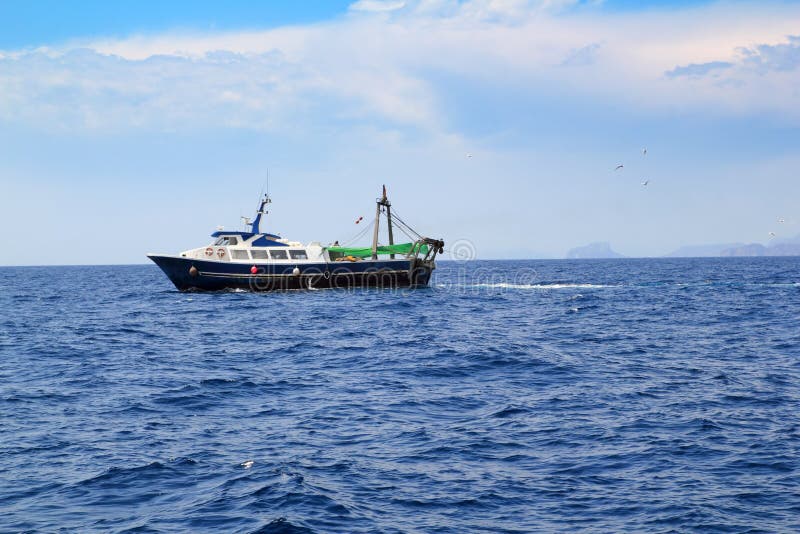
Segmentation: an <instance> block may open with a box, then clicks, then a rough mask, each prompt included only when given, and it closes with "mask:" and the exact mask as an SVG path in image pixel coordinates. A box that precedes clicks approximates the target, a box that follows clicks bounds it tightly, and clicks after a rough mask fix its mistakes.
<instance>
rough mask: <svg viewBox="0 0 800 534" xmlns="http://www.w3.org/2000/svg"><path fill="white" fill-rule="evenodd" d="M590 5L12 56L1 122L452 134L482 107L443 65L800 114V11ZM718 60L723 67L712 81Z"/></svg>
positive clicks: (466, 6) (415, 9)
mask: <svg viewBox="0 0 800 534" xmlns="http://www.w3.org/2000/svg"><path fill="white" fill-rule="evenodd" d="M577 4H578V2H576V1H574V0H538V1H526V0H472V1H468V2H456V1H454V0H416V1H413V2H412V1H409V2H400V1H377V0H360V1H359V2H356V3H355V4H353V5H352V6H351V11H352V14H351V15H350V16H347V17H344V18H343V19H340V20H336V21H333V22H330V23H326V24H315V25H309V26H296V27H286V28H278V29H273V30H265V31H246V32H245V31H243V32H229V33H211V34H180V33H165V34H163V35H151V36H133V37H129V38H124V39H102V40H93V41H85V42H80V43H72V44H67V45H62V46H58V47H50V48H47V49H40V50H34V51H24V50H23V51H5V52H2V53H0V94H2V95H3V96H2V99H1V100H0V119H4V120H9V121H17V122H22V123H26V124H34V125H38V126H40V127H47V128H53V127H61V128H67V129H69V128H94V129H103V128H109V129H118V128H119V129H124V128H128V127H131V126H134V127H143V128H147V127H155V128H163V129H181V128H195V127H197V126H198V125H207V126H215V125H222V126H233V127H246V128H256V129H267V130H269V129H273V130H276V131H282V130H284V129H287V128H289V129H291V128H302V127H303V125H304V124H311V123H315V122H317V123H318V122H326V121H343V122H356V123H380V122H388V123H389V124H391V125H393V126H394V127H413V128H417V129H420V130H422V131H428V132H437V133H439V134H443V133H447V132H450V131H451V123H452V118H453V117H451V116H448V113H450V114H452V113H469V110H453V109H452V108H451V109H449V111H448V112H447V113H446V112H444V111H443V109H444V108H446V107H447V106H446V105H445V104H446V103H447V102H449V101H450V99H451V97H452V93H451V91H453V87H452V86H450V85H447V84H443V83H442V81H441V77H442V76H447V77H452V78H454V79H456V80H458V83H463V84H470V83H480V84H482V85H484V86H490V87H495V88H513V89H522V90H524V91H527V92H529V93H530V94H532V95H535V94H537V93H539V92H549V93H554V94H563V95H567V96H565V98H566V97H568V96H569V95H572V97H573V98H577V99H581V100H584V101H588V100H596V101H598V102H605V101H608V100H617V101H622V102H625V104H626V105H628V106H631V107H632V108H634V109H638V110H639V111H641V112H645V113H646V112H652V111H654V112H661V111H664V110H673V109H676V108H686V109H692V108H697V109H706V110H708V109H710V110H712V111H715V112H718V113H745V114H746V113H761V112H764V111H771V112H776V113H781V114H784V115H788V116H790V117H794V118H795V119H800V106H799V105H798V95H797V94H796V91H795V89H794V87H796V86H798V83H800V75H799V74H798V69H795V68H794V65H796V63H797V52H796V49H797V43H796V41H793V40H789V41H788V42H787V39H786V37H785V36H786V35H791V34H792V30H793V29H794V30H796V21H797V20H798V19H799V18H800V6H793V5H788V4H780V3H778V4H763V3H757V4H756V3H754V4H745V3H736V4H715V5H711V6H706V7H702V8H692V9H684V10H670V11H664V12H655V11H646V12H629V13H605V12H603V11H602V10H598V9H595V8H582V7H580V6H578V5H577ZM795 33H796V32H795ZM743 51H744V52H743ZM728 64H733V65H737V68H732V69H728V68H725V67H724V66H725V65H728ZM564 66H569V68H563V67H564ZM745 67H749V68H745ZM756 67H757V68H756ZM704 69H707V70H708V71H714V73H715V74H716V76H713V77H711V76H702V75H701V74H703V72H701V71H704ZM723 71H724V72H723ZM667 72H669V73H672V74H671V75H669V76H665V73H667ZM681 74H687V75H685V76H682V75H681ZM689 74H691V75H689Z"/></svg>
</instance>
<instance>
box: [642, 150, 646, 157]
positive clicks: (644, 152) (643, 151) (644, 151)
mask: <svg viewBox="0 0 800 534" xmlns="http://www.w3.org/2000/svg"><path fill="white" fill-rule="evenodd" d="M646 155H647V148H643V149H642V156H646Z"/></svg>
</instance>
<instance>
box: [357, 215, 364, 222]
mask: <svg viewBox="0 0 800 534" xmlns="http://www.w3.org/2000/svg"><path fill="white" fill-rule="evenodd" d="M363 220H364V216H363V215H362V216H361V217H359V218H358V219H356V224H358V223H360V222H361V221H363Z"/></svg>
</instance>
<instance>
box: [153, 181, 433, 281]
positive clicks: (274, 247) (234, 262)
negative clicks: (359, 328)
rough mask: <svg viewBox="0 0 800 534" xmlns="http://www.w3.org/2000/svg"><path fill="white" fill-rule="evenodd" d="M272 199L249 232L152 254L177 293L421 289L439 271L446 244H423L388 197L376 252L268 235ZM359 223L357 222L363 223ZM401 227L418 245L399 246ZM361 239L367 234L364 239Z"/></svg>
mask: <svg viewBox="0 0 800 534" xmlns="http://www.w3.org/2000/svg"><path fill="white" fill-rule="evenodd" d="M271 202H272V201H271V200H270V197H269V194H267V195H264V196H263V197H262V198H261V199H260V201H259V207H258V210H257V212H256V215H255V217H254V219H253V220H252V222H250V220H249V219H247V218H244V222H245V225H246V226H249V227H250V228H249V231H226V230H218V231H216V232H214V233H213V234H211V237H212V238H213V241H212V242H211V243H209V244H207V245H205V246H202V247H198V248H194V249H190V250H186V251H184V252H181V253H179V254H176V255H168V254H148V255H147V257H148V258H150V259H151V260H153V262H155V264H156V265H158V266H159V267H160V268H161V270H162V271H164V274H166V275H167V277H168V278H169V279H170V281H171V282H172V283H173V284H175V287H176V288H178V289H179V290H180V291H188V290H209V291H215V290H222V289H247V290H252V291H275V290H278V291H280V290H291V289H323V288H355V287H424V286H427V285H428V283H429V281H430V278H431V273H432V272H433V270H434V269H435V268H436V261H435V260H436V255H437V254H441V253H443V252H444V241H442V240H441V239H431V238H428V237H423V236H421V235H420V234H418V233H417V232H416V231H414V230H413V229H412V228H411V227H410V226H409V225H408V224H406V223H405V221H403V220H402V219H400V218H399V217H398V216H397V215H396V214H395V215H394V216H393V215H392V204H391V202H389V199H388V198H387V196H386V186H384V187H383V194H382V196H381V197H380V198H378V199H376V209H375V220H374V223H373V224H374V226H373V228H372V231H373V234H372V246H371V247H344V246H338V242H336V243H334V244H333V245H329V246H324V245H322V244H321V243H319V242H316V241H315V242H311V243H308V244H305V245H304V244H303V243H300V242H297V241H290V240H288V239H284V238H282V237H281V236H279V235H277V234H273V233H270V232H268V231H267V228H266V226H267V225H266V221H267V214H268V213H269V212H268V211H267V208H268V206H269V204H270V203H271ZM382 218H385V219H386V224H387V230H388V238H389V243H388V245H381V244H380V243H379V242H378V236H379V228H380V222H381V219H382ZM360 221H361V219H359V220H358V222H360ZM395 228H398V229H400V230H402V231H403V233H406V234H407V235H409V236H410V237H412V238H413V239H414V240H413V241H410V242H407V243H399V244H398V243H395V242H394V229H395ZM362 234H363V232H362Z"/></svg>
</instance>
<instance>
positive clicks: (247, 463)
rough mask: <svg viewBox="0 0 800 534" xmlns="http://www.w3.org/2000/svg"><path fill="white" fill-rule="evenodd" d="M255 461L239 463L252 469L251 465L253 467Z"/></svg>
mask: <svg viewBox="0 0 800 534" xmlns="http://www.w3.org/2000/svg"><path fill="white" fill-rule="evenodd" d="M254 463H255V462H253V460H247V461H246V462H242V463H241V464H239V465H241V466H242V467H244V468H245V469H250V468H251V467H253V464H254Z"/></svg>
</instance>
